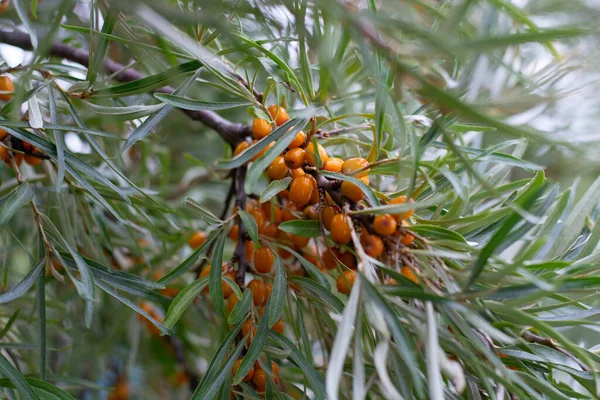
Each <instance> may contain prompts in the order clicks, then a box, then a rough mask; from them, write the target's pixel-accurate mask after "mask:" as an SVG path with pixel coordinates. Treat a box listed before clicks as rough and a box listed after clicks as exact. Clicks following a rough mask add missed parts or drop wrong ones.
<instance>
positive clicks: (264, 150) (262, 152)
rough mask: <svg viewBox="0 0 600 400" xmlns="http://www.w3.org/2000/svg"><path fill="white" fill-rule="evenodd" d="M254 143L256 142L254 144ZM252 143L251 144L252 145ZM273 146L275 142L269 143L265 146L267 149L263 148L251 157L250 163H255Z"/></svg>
mask: <svg viewBox="0 0 600 400" xmlns="http://www.w3.org/2000/svg"><path fill="white" fill-rule="evenodd" d="M254 143H256V142H254ZM254 143H253V144H254ZM273 146H275V142H271V143H269V144H268V145H267V147H265V148H264V149H262V150H261V151H259V152H258V153H256V154H255V155H254V156H253V157H252V161H256V160H258V159H259V158H260V157H262V156H263V154H265V153H266V152H267V150H269V149H270V148H271V147H273Z"/></svg>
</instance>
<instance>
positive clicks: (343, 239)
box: [329, 214, 352, 244]
mask: <svg viewBox="0 0 600 400" xmlns="http://www.w3.org/2000/svg"><path fill="white" fill-rule="evenodd" d="M329 231H330V232H331V239H333V241H334V242H336V243H338V244H347V243H348V242H350V240H351V239H352V234H351V230H350V225H348V221H346V216H345V215H344V214H337V215H335V216H334V217H333V218H332V219H331V229H330V230H329Z"/></svg>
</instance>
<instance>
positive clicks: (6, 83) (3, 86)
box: [0, 75, 15, 101]
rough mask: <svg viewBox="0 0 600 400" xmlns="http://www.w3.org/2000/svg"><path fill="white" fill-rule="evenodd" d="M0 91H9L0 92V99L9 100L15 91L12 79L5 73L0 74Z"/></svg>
mask: <svg viewBox="0 0 600 400" xmlns="http://www.w3.org/2000/svg"><path fill="white" fill-rule="evenodd" d="M0 91H2V92H10V93H0V100H3V101H9V100H10V99H12V97H13V95H12V93H14V91H15V85H14V84H13V81H12V79H10V78H9V77H8V76H6V75H2V76H0Z"/></svg>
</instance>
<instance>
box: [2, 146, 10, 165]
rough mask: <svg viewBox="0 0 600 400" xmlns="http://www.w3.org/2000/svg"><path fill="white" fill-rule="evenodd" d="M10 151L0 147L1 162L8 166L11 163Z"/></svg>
mask: <svg viewBox="0 0 600 400" xmlns="http://www.w3.org/2000/svg"><path fill="white" fill-rule="evenodd" d="M8 151H9V150H8V149H7V148H6V147H2V146H0V160H2V161H4V162H5V163H7V164H9V163H10V155H9V154H8Z"/></svg>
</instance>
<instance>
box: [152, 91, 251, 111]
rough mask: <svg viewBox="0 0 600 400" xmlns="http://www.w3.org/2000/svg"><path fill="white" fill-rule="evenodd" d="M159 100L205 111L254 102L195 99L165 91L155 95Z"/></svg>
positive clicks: (180, 106)
mask: <svg viewBox="0 0 600 400" xmlns="http://www.w3.org/2000/svg"><path fill="white" fill-rule="evenodd" d="M154 97H156V98H157V99H158V100H160V101H162V102H163V103H166V104H169V105H171V106H173V107H177V108H181V109H184V110H192V111H203V110H211V111H219V110H228V109H230V108H236V107H250V106H252V103H249V102H247V101H242V102H239V101H238V102H212V101H203V100H194V99H190V98H187V97H184V96H177V95H173V94H165V93H156V94H155V95H154Z"/></svg>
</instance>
